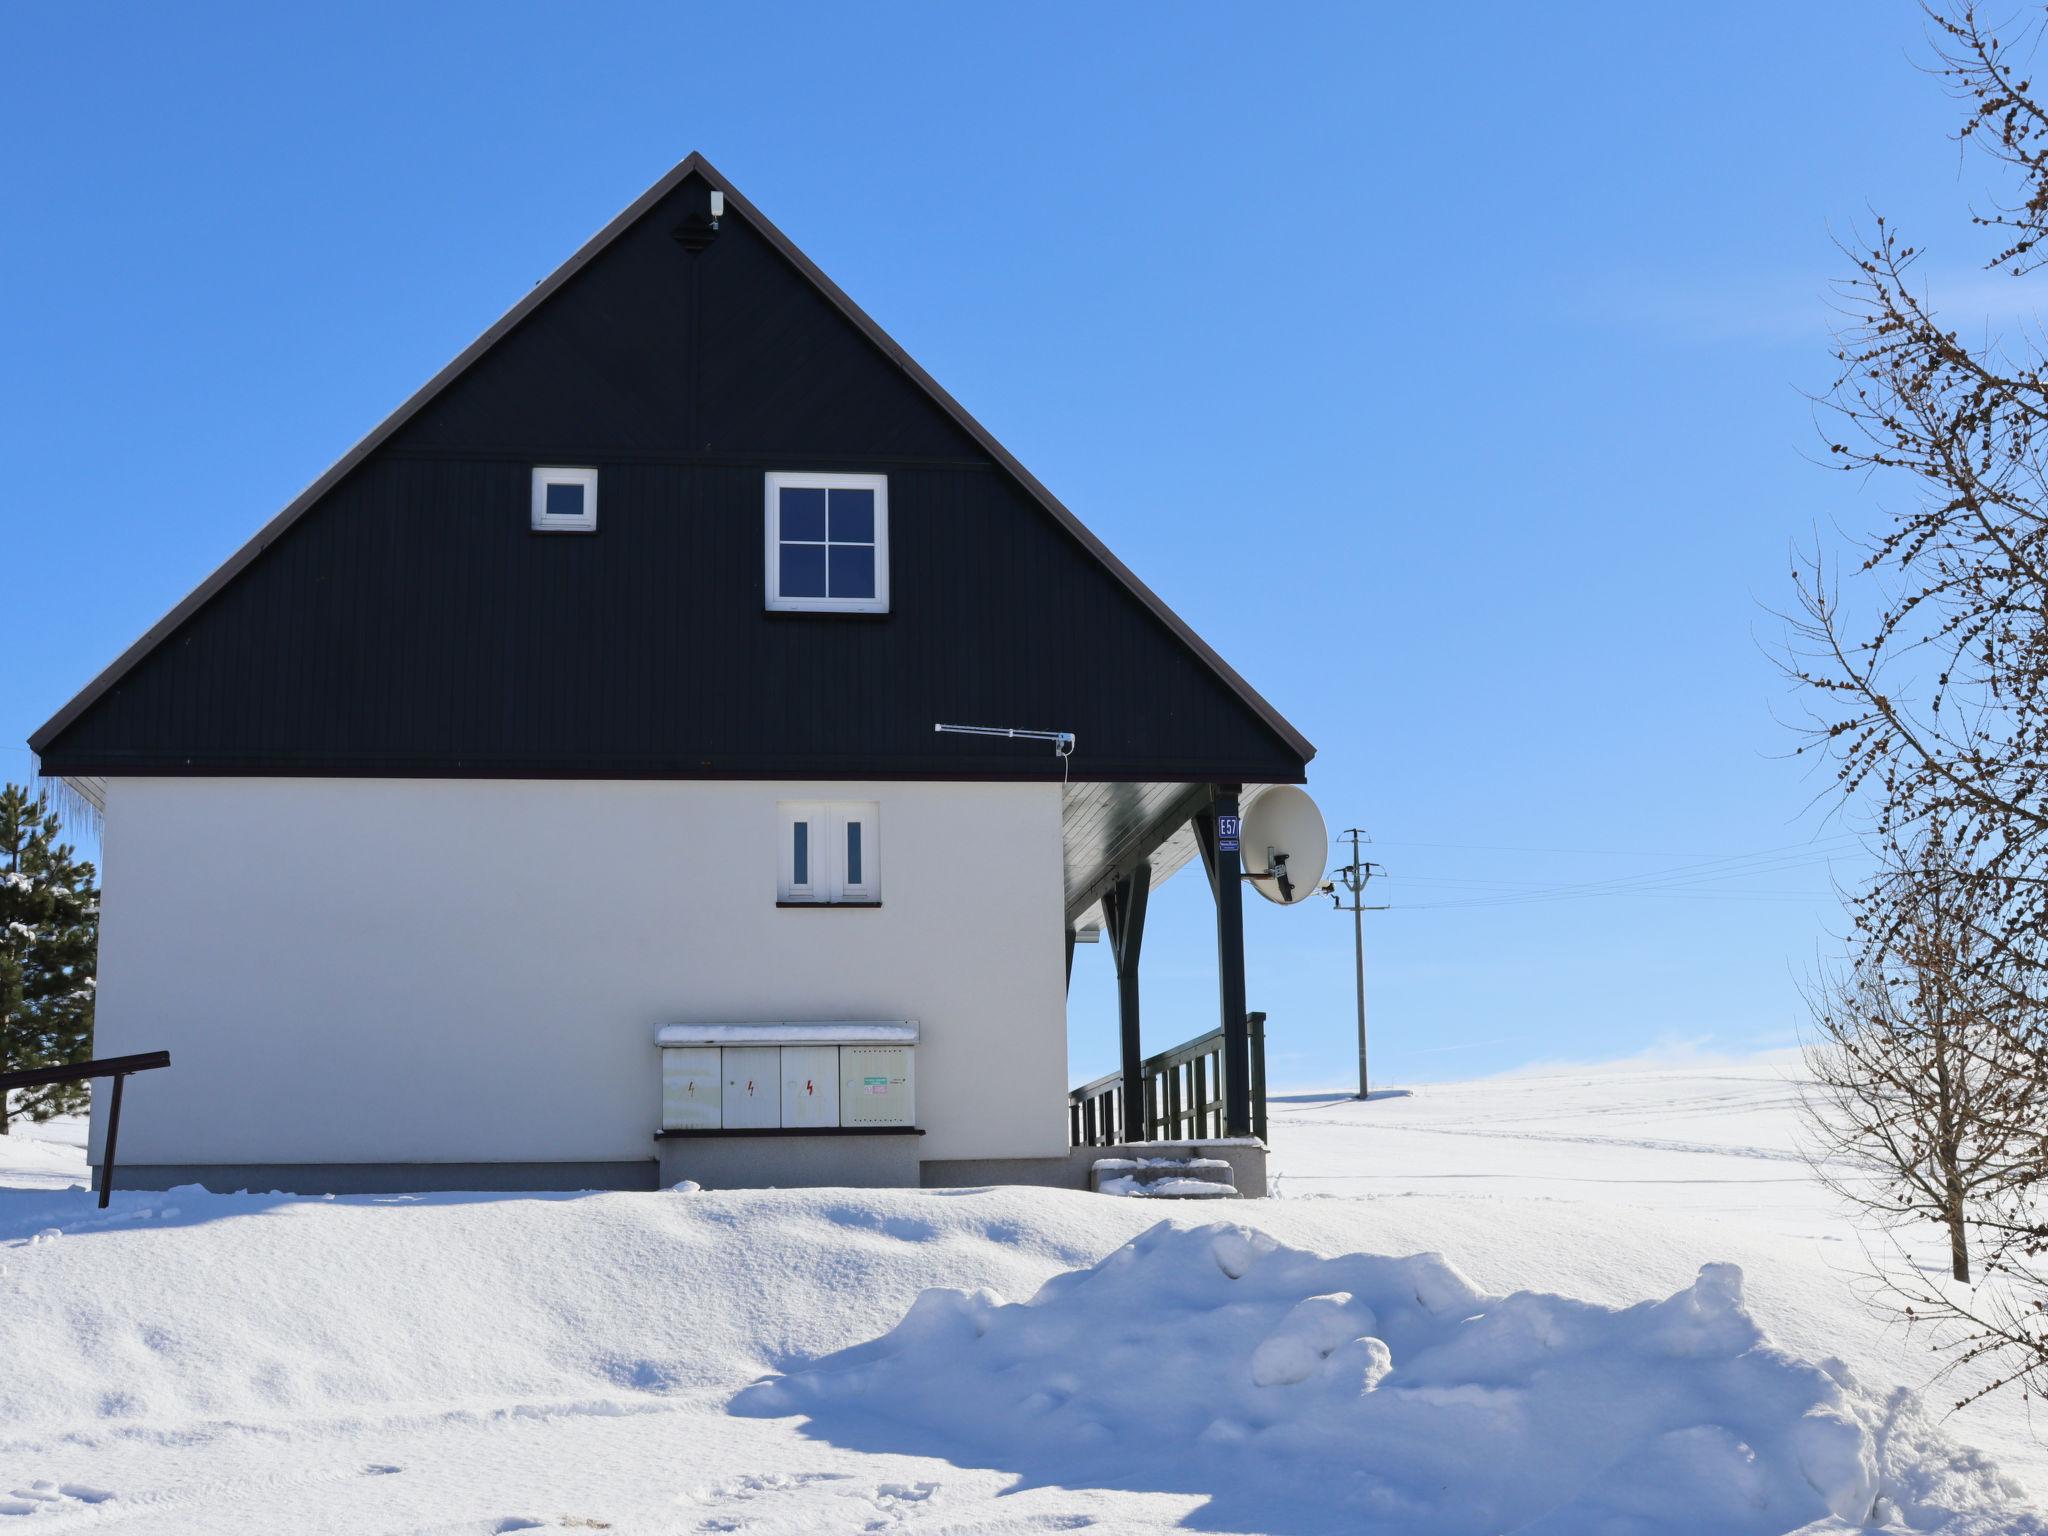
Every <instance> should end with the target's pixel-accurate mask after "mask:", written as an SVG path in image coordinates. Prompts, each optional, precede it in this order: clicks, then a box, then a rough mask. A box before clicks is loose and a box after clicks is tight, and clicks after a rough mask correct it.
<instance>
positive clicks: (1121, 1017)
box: [1102, 859, 1152, 1141]
mask: <svg viewBox="0 0 2048 1536" xmlns="http://www.w3.org/2000/svg"><path fill="white" fill-rule="evenodd" d="M1151 896H1152V864H1151V861H1150V860H1149V859H1146V860H1140V861H1139V862H1138V863H1137V864H1136V865H1134V866H1132V868H1131V869H1130V870H1129V871H1128V872H1127V873H1123V874H1120V875H1118V876H1117V879H1116V884H1115V885H1113V886H1112V887H1110V889H1109V890H1108V891H1107V892H1106V893H1105V894H1104V896H1103V898H1102V916H1103V921H1104V924H1105V926H1107V927H1108V929H1109V943H1110V958H1111V959H1112V960H1113V961H1114V962H1115V963H1116V1004H1117V1018H1118V1021H1119V1023H1120V1024H1121V1025H1122V1033H1123V1058H1124V1091H1123V1108H1124V1114H1123V1121H1124V1123H1123V1139H1124V1140H1125V1141H1144V1140H1147V1139H1148V1132H1149V1130H1150V1127H1148V1126H1147V1125H1146V1123H1145V1048H1144V1046H1143V1045H1141V1044H1140V1043H1139V1039H1140V1036H1139V1027H1138V954H1139V952H1140V951H1141V950H1142V949H1143V948H1144V945H1145V907H1146V905H1147V903H1148V902H1149V901H1150V900H1151Z"/></svg>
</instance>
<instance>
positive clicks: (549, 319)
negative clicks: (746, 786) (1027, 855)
mask: <svg viewBox="0 0 2048 1536" xmlns="http://www.w3.org/2000/svg"><path fill="white" fill-rule="evenodd" d="M703 192H704V188H703V186H702V184H701V183H700V182H697V181H694V180H693V181H689V182H685V183H684V184H683V185H682V186H681V187H679V188H677V190H676V191H675V192H674V193H673V194H671V195H670V197H669V199H668V200H667V201H666V202H665V203H663V204H660V205H657V206H656V207H655V208H654V209H653V211H652V212H650V213H649V214H648V215H647V216H646V217H645V218H643V219H642V220H641V221H640V223H639V224H637V225H635V226H634V227H633V228H631V229H629V230H628V231H626V232H625V233H624V234H622V235H621V236H620V237H619V238H618V239H617V240H616V241H615V242H613V244H612V245H610V246H608V247H607V248H606V249H605V251H604V252H603V253H602V254H601V255H600V256H598V257H597V258H596V259H595V260H593V261H592V262H591V263H590V264H589V265H588V266H586V267H585V268H584V269H583V270H582V271H581V272H579V273H578V274H577V275H575V276H574V277H573V278H571V279H570V280H569V281H568V282H567V283H566V284H565V285H564V286H563V287H562V288H561V289H560V290H558V291H557V292H556V293H555V294H554V295H553V296H552V297H551V298H550V299H549V300H548V301H547V302H546V303H545V304H544V305H542V306H541V307H540V308H539V309H537V310H535V311H534V312H533V314H532V315H531V316H530V317H529V318H528V319H527V320H526V321H525V322H524V323H522V324H521V325H519V326H517V327H516V328H514V329H513V330H512V331H511V332H510V333H508V334H507V335H506V336H505V337H504V338H503V339H502V340H501V341H500V342H499V343H498V344H497V345H496V347H494V348H493V349H492V350H491V351H490V352H489V353H487V354H485V356H484V357H482V358H481V359H479V360H478V361H477V362H476V363H475V364H474V365H473V367H472V368H471V369H470V370H469V371H468V372H466V373H465V374H464V375H463V376H462V377H461V378H460V379H458V380H457V381H456V382H455V383H454V384H452V385H451V386H449V387H448V388H447V389H446V390H444V391H443V392H442V393H441V394H440V395H439V396H437V397H436V398H435V399H434V400H433V402H432V403H431V404H429V405H428V406H427V407H426V408H424V409H423V410H422V411H421V412H420V413H419V414H418V415H417V416H415V417H414V418H412V420H411V421H409V422H408V423H407V424H406V425H405V426H404V427H402V428H401V429H400V430H399V431H398V432H397V433H396V434H395V435H394V436H393V437H392V438H391V439H390V440H389V441H388V442H386V443H385V444H384V445H383V446H382V447H381V448H379V449H378V450H377V451H376V452H375V453H373V454H372V455H371V456H370V457H369V458H368V459H367V460H365V461H364V462H363V463H362V464H361V465H360V466H358V467H357V468H356V469H355V470H354V471H353V472H352V473H351V474H350V475H349V476H348V477H347V478H345V479H344V480H342V481H341V482H340V483H339V484H338V485H337V486H336V487H335V488H334V489H333V490H331V491H330V492H329V493H328V494H327V495H326V496H325V498H324V499H323V500H322V501H321V502H319V503H318V504H317V505H316V506H314V507H313V508H312V509H311V510H309V511H308V512H307V513H306V514H305V515H304V516H302V517H301V518H300V519H299V520H298V521H297V522H295V523H294V524H292V525H291V526H290V528H289V529H288V530H287V531H286V532H285V533H284V534H283V535H282V536H281V537H279V538H278V540H277V541H276V542H275V543H274V544H273V545H272V546H271V547H270V548H269V549H267V550H266V551H264V552H263V553H262V554H261V555H259V556H258V557H257V558H256V559H255V560H254V561H253V562H251V563H250V564H249V565H248V566H247V567H246V568H245V569H243V570H242V571H241V572H240V574H239V575H237V576H236V577H235V578H234V579H233V580H232V581H230V582H229V583H228V584H227V585H226V586H225V587H224V588H223V589H222V590H221V591H219V592H218V593H217V594H215V595H214V597H213V598H212V599H211V600H210V601H208V602H207V603H205V604H204V605H203V606H201V607H200V608H199V609H198V610H197V611H196V612H195V613H194V614H193V615H192V616H191V617H190V618H189V619H187V620H186V621H185V623H184V624H183V625H182V626H181V627H180V628H179V629H177V630H176V631H174V632H173V633H172V634H171V635H170V636H169V637H168V638H167V639H166V641H165V642H164V643H163V644H161V645H160V646H159V647H158V648H157V649H156V650H155V651H154V652H152V653H151V654H150V655H148V656H147V657H145V658H144V659H143V660H142V661H140V662H139V663H137V664H136V665H135V666H134V667H133V669H132V670H130V671H129V672H128V673H127V675H126V676H125V677H123V678H122V679H121V680H120V682H119V683H118V684H117V685H116V686H114V687H113V688H111V689H110V690H109V691H108V692H107V693H105V694H104V695H102V696H101V697H100V698H99V699H98V700H97V702H95V703H94V704H93V705H92V706H91V707H90V708H88V709H87V710H86V711H85V712H84V713H83V714H82V715H80V716H79V717H78V718H77V719H76V720H75V721H73V722H72V724H71V725H70V726H69V727H68V728H66V729H65V730H64V731H62V732H61V733H59V735H58V736H57V738H56V739H55V740H54V741H53V742H51V743H50V746H49V750H48V751H46V752H45V754H44V768H45V770H46V771H48V772H51V773H83V774H100V773H108V774H114V773H124V772H127V773H140V772H178V771H199V772H215V773H239V772H281V773H368V774H419V773H429V774H431V773H460V774H504V775H527V774H575V775H590V776H604V775H638V774H652V775H674V776H692V775H723V776H762V777H776V776H809V775H830V776H834V777H859V776H872V777H889V776H898V775H918V776H942V777H963V778H967V777H984V776H993V777H1016V778H1057V777H1058V776H1059V768H1058V765H1057V763H1056V762H1055V761H1054V760H1053V758H1052V756H1051V754H1050V752H1049V751H1045V750H1043V749H1042V748H1040V747H1038V746H1035V745H1032V746H1026V745H1022V744H1012V743H1003V742H994V743H991V742H987V741H977V740H972V739H963V738H952V737H938V736H935V735H934V734H933V732H932V725H933V724H934V722H936V721H938V720H942V719H948V720H960V721H965V722H968V723H980V724H996V725H1023V726H1032V727H1039V728H1052V729H1065V730H1072V731H1075V732H1076V733H1077V734H1078V735H1079V737H1080V743H1081V748H1080V751H1079V753H1078V754H1077V755H1076V757H1075V759H1074V762H1073V772H1074V776H1075V777H1076V778H1077V779H1088V778H1096V777H1100V778H1110V779H1134V780H1174V779H1189V778H1204V777H1208V778H1219V779H1244V780H1253V781H1282V780H1293V779H1299V778H1300V777H1301V776H1302V771H1303V765H1302V762H1301V760H1300V758H1299V757H1298V756H1297V755H1296V754H1295V753H1293V752H1292V751H1291V750H1290V749H1289V748H1288V747H1287V745H1286V743H1285V742H1283V741H1282V740H1281V739H1280V737H1279V736H1278V735H1277V734H1276V733H1275V732H1274V731H1273V729H1272V728H1271V727H1270V726H1269V725H1267V724H1266V723H1265V722H1264V721H1263V720H1262V719H1260V718H1259V716H1258V715H1257V714H1256V713H1255V712H1254V711H1253V710H1252V709H1251V708H1250V707H1249V706H1248V705H1246V704H1245V703H1244V702H1243V701H1242V700H1241V699H1239V698H1238V697H1237V695H1236V694H1235V693H1233V692H1232V691H1231V690H1230V689H1229V688H1228V687H1227V686H1226V685H1225V684H1224V683H1223V682H1222V680H1221V679H1220V678H1219V677H1218V676H1217V675H1216V674H1215V672H1214V671H1213V670H1211V669H1210V668H1209V667H1208V666H1207V665H1206V664H1205V663H1204V662H1203V661H1202V660H1201V658H1199V657H1198V656H1196V655H1195V654H1194V653H1193V652H1192V651H1190V650H1189V649H1188V648H1187V647H1185V646H1184V645H1183V644H1182V643H1181V642H1180V641H1179V640H1178V639H1177V638H1176V637H1175V636H1174V635H1173V634H1172V633H1171V632H1170V631H1169V630H1168V629H1167V627H1166V625H1165V623H1164V622H1163V621H1162V620H1161V619H1159V617H1158V616H1157V615H1156V614H1154V613H1152V612H1151V611H1150V610H1149V609H1147V608H1146V607H1145V606H1144V605H1143V604H1142V603H1141V602H1139V601H1138V600H1137V599H1136V598H1135V597H1133V596H1132V595H1131V593H1130V592H1129V591H1128V590H1127V589H1126V588H1125V587H1124V586H1123V584H1122V583H1121V582H1120V581H1119V580H1118V579H1117V578H1116V577H1115V576H1114V575H1113V574H1112V573H1111V572H1110V571H1109V570H1107V569H1106V568H1105V567H1103V566H1102V565H1101V564H1100V563H1099V562H1097V561H1096V560H1095V559H1094V558H1093V557H1092V556H1091V555H1089V554H1088V553H1087V551H1086V550H1084V549H1083V548H1082V547H1081V546H1080V544H1079V543H1078V541H1077V540H1076V539H1075V538H1074V536H1073V535H1072V534H1071V533H1070V532H1069V531H1068V530H1067V529H1065V528H1064V527H1062V526H1061V525H1060V524H1059V523H1058V522H1057V521H1056V520H1055V519H1054V518H1053V516H1052V515H1051V514H1049V513H1048V512H1047V511H1046V510H1045V509H1044V508H1043V507H1042V506H1040V505H1039V504H1038V503H1037V502H1036V501H1035V500H1034V499H1033V498H1032V497H1031V496H1030V495H1029V494H1027V493H1026V492H1025V491H1024V490H1023V488H1022V487H1021V486H1019V485H1018V484H1017V483H1016V482H1015V481H1014V480H1013V479H1011V478H1010V476H1009V475H1008V473H1007V472H1005V471H1004V470H1002V469H1001V468H1000V467H999V466H997V465H996V464H994V463H993V462H991V461H990V460H989V458H988V457H987V455H986V454H985V453H984V452H983V451H982V450H981V449H980V447H979V445H977V444H976V443H975V442H974V441H973V440H972V439H971V438H969V437H968V436H967V434H966V433H965V432H964V431H963V430H962V429H961V428H960V426H959V425H958V423H957V422H955V421H954V420H953V419H952V418H951V417H950V416H948V415H947V414H946V413H945V412H944V411H943V410H941V409H940V408H939V407H937V406H936V405H935V404H934V403H933V402H932V401H931V400H930V399H929V398H928V397H927V396H926V395H925V394H924V393H923V392H922V391H921V390H920V389H919V388H918V387H917V386H916V385H915V384H914V382H913V381H911V380H910V379H909V378H908V376H907V375H906V374H905V373H904V372H903V371H902V370H901V369H900V368H898V367H896V366H895V364H893V363H892V362H890V361H889V360H888V359H887V358H886V357H884V356H883V355H882V353H881V352H880V351H879V350H878V348H877V347H876V346H875V344H874V343H873V342H872V341H870V340H869V339H868V337H866V336H865V335H864V334H862V333H861V332H860V331H859V330H858V329H857V328H856V327H855V326H854V325H853V324H852V323H851V322H850V321H849V320H848V319H847V318H846V317H845V316H844V315H842V314H840V313H839V312H838V311H837V310H836V309H835V308H833V306H832V305H831V304H830V303H829V302H828V301H827V300H826V299H825V298H824V297H823V295H821V294H820V293H819V292H818V290H817V289H816V287H815V286H813V285H812V284H811V283H810V282H809V281H808V280H807V279H805V278H804V277H803V276H802V274H801V273H799V272H797V271H796V269H795V268H794V267H793V266H792V265H791V264H790V263H789V262H788V261H787V260H786V259H785V258H784V257H783V256H782V255H781V254H780V253H779V252H777V251H776V250H775V249H774V248H773V247H772V246H771V245H770V244H769V243H768V242H767V241H766V240H765V239H764V238H763V237H762V236H761V235H759V234H758V233H757V232H756V231H754V230H753V229H752V228H750V227H749V226H748V225H747V224H746V222H745V221H744V220H743V219H740V218H738V217H736V216H732V215H728V218H727V220H726V227H725V228H724V229H723V230H722V231H721V233H720V235H719V236H718V238H717V240H716V241H715V242H714V243H713V244H712V245H711V247H710V248H709V249H708V250H706V251H704V252H702V253H701V254H700V255H697V256H691V255H689V254H688V253H686V252H684V251H683V250H682V249H681V248H680V247H679V246H678V245H677V244H676V243H675V241H674V240H672V239H671V238H670V236H669V231H670V229H672V228H673V227H674V225H675V224H676V223H677V222H678V221H679V219H680V218H681V217H682V215H683V213H685V212H686V211H688V209H689V208H690V207H691V206H693V200H697V199H701V197H702V196H703ZM693 263H694V265H693ZM693 285H694V286H695V289H696V296H695V299H694V301H693V300H692V297H691V289H692V286H693ZM693 315H694V316H695V319H694V322H693V320H692V316H693ZM1130 451H1131V452H1132V453H1133V454H1142V453H1143V451H1144V448H1143V445H1142V444H1135V443H1134V444H1132V445H1131V448H1130ZM550 463H566V464H593V465H596V466H597V467H598V470H599V475H600V489H599V515H598V522H599V527H598V531H597V532H596V533H595V534H591V535H581V534H534V533H533V532H532V531H531V530H530V528H529V518H528V498H529V475H530V471H531V469H532V467H533V466H534V465H536V464H550ZM806 467H811V468H835V469H844V470H865V471H874V472H880V473H885V474H887V475H888V476H889V483H890V517H891V528H890V559H891V567H892V573H891V598H892V610H893V611H892V612H891V613H889V614H888V615H886V616H884V617H881V618H869V617H857V616H848V615H831V616H817V615H809V616H807V615H785V614H768V613H766V612H764V611H763V607H762V593H763V583H764V575H765V573H764V570H763V560H762V477H763V475H764V474H765V473H766V472H768V471H769V470H773V469H789V468H806Z"/></svg>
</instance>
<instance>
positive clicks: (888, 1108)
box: [726, 1045, 917, 1126]
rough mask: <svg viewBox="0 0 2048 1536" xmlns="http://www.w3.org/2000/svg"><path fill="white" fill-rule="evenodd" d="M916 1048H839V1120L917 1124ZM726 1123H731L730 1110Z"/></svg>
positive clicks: (843, 1122) (886, 1046)
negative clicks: (913, 1068) (912, 1065)
mask: <svg viewBox="0 0 2048 1536" xmlns="http://www.w3.org/2000/svg"><path fill="white" fill-rule="evenodd" d="M913 1055H914V1052H913V1050H912V1048H911V1047H909V1046H907V1045H842V1046H841V1047H840V1048H839V1122H840V1124H842V1125H904V1126H908V1125H915V1124H916V1123H917V1105H916V1100H915V1089H916V1084H915V1083H914V1082H913V1080H912V1073H911V1060H912V1057H913ZM726 1123H727V1124H728V1125H730V1124H731V1123H732V1116H731V1111H730V1110H728V1111H727V1114H726Z"/></svg>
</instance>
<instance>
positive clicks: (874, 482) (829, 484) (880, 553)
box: [764, 472, 889, 613]
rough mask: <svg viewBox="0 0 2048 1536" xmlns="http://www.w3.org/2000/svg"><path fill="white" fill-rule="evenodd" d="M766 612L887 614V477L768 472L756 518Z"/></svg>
mask: <svg viewBox="0 0 2048 1536" xmlns="http://www.w3.org/2000/svg"><path fill="white" fill-rule="evenodd" d="M764 533H765V535H766V537H765V539H764V547H765V554H766V560H767V592H768V608H769V611H770V612H774V613H887V612H888V611H889V477H888V476H887V475H823V474H809V473H805V474H797V473H793V472H791V473H774V474H770V475H769V476H768V494H767V507H766V514H765V518H764Z"/></svg>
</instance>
